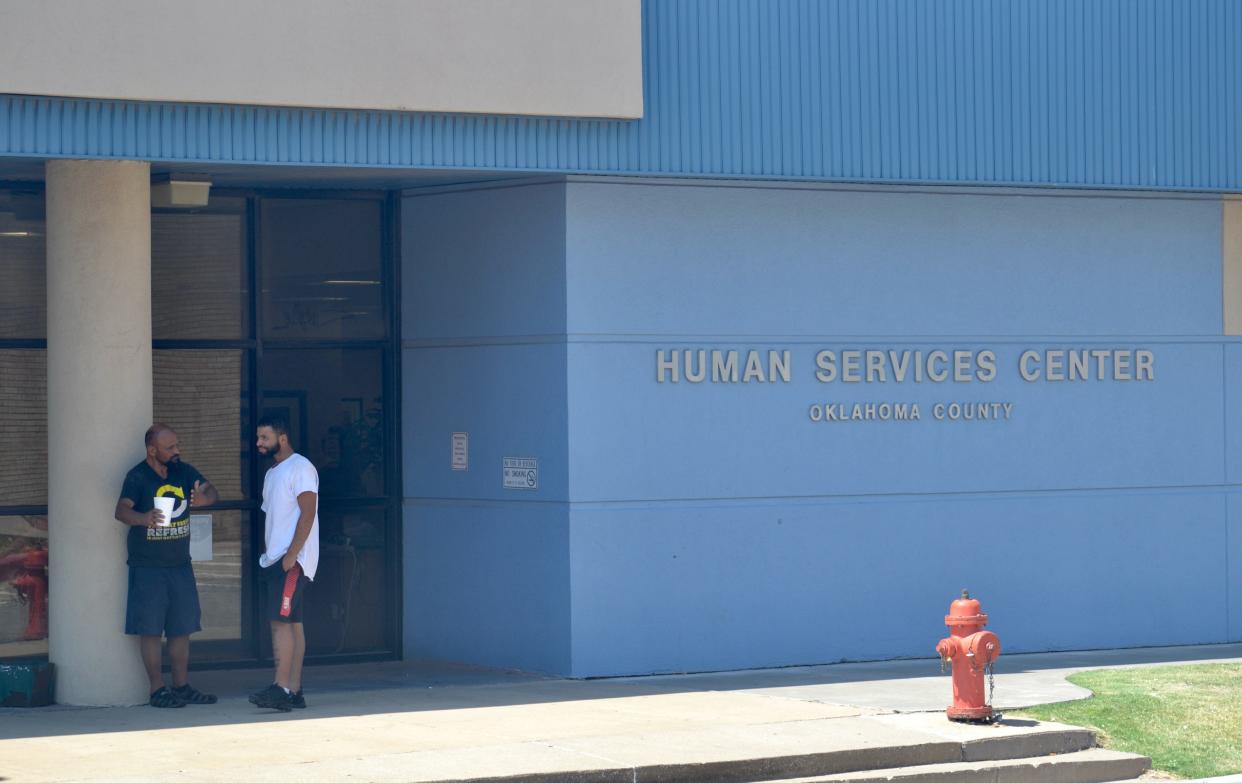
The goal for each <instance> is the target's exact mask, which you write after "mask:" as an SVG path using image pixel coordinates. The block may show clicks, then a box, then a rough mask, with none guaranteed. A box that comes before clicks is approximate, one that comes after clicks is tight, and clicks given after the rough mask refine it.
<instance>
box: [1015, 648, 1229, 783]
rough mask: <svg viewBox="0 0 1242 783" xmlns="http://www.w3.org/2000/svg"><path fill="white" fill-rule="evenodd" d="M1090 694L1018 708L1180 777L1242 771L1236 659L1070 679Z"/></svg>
mask: <svg viewBox="0 0 1242 783" xmlns="http://www.w3.org/2000/svg"><path fill="white" fill-rule="evenodd" d="M1069 681H1070V682H1072V683H1074V684H1075V685H1080V686H1082V687H1084V688H1088V689H1089V690H1091V692H1092V693H1094V694H1095V697H1094V698H1091V699H1084V700H1082V701H1067V702H1061V703H1058V704H1045V705H1042V706H1039V707H1030V708H1027V709H1024V710H1022V712H1021V713H1020V714H1022V715H1026V716H1028V717H1033V718H1038V719H1039V720H1048V721H1056V722H1058V723H1071V724H1074V725H1076V726H1085V727H1088V728H1092V729H1095V730H1096V731H1097V732H1098V734H1099V739H1100V744H1102V745H1103V746H1104V747H1106V748H1111V749H1113V750H1119V751H1124V752H1127V753H1141V754H1142V755H1144V756H1150V757H1151V760H1152V767H1153V768H1154V769H1157V770H1159V771H1161V772H1167V773H1169V774H1172V775H1176V776H1178V777H1187V778H1201V777H1213V776H1216V775H1231V774H1236V773H1242V664H1237V663H1219V664H1202V665H1193V666H1154V667H1150V668H1140V669H1103V670H1100V671H1090V672H1081V673H1079V674H1075V675H1073V676H1071V677H1070V678H1069Z"/></svg>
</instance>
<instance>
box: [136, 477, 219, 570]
mask: <svg viewBox="0 0 1242 783" xmlns="http://www.w3.org/2000/svg"><path fill="white" fill-rule="evenodd" d="M202 480H203V474H201V473H199V472H198V471H197V470H195V469H194V466H193V465H190V464H189V463H186V462H176V463H169V465H168V478H160V475H159V474H158V473H156V472H155V471H154V470H152V468H151V466H150V465H148V464H147V463H146V460H143V461H142V462H139V463H138V464H137V465H135V466H134V467H133V468H131V469H130V471H129V473H127V474H126V475H125V483H124V484H123V485H122V486H121V497H122V498H129V499H130V500H132V501H133V502H134V511H137V512H138V513H139V514H145V513H147V512H148V511H150V510H151V509H152V508H154V507H155V503H154V499H155V498H157V497H171V498H172V499H173V500H174V501H176V502H175V504H174V505H173V513H172V524H170V525H169V526H168V527H159V526H156V527H139V526H136V525H135V526H133V527H130V529H129V542H128V543H129V564H130V565H132V566H179V565H185V564H186V563H188V562H190V490H191V489H193V488H194V482H195V481H202Z"/></svg>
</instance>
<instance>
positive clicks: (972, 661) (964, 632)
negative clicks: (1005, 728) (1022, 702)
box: [936, 590, 1001, 723]
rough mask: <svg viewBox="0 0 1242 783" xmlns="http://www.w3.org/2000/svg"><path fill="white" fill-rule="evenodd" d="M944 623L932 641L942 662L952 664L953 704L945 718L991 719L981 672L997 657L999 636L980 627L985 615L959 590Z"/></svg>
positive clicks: (986, 669)
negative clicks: (940, 633) (943, 631)
mask: <svg viewBox="0 0 1242 783" xmlns="http://www.w3.org/2000/svg"><path fill="white" fill-rule="evenodd" d="M944 624H945V625H947V626H948V627H949V636H948V637H946V638H944V639H941V640H940V643H939V644H937V645H936V652H937V653H939V654H940V660H941V661H942V662H943V663H946V664H949V665H951V666H952V667H953V704H952V705H950V706H949V708H948V709H947V710H945V713H946V714H947V715H948V717H949V720H954V721H963V722H968V723H991V722H992V721H994V720H995V719H996V717H997V716H996V714H995V713H994V712H993V711H992V706H991V705H990V704H988V692H987V687H986V685H987V683H986V682H985V676H984V675H985V674H988V673H989V667H990V666H991V664H992V663H993V662H994V661H995V660H996V659H997V658H998V657H1000V653H1001V644H1000V639H999V638H998V637H997V636H996V634H994V633H992V632H991V631H985V630H983V627H984V626H985V625H987V624H988V616H987V615H986V614H984V613H983V611H982V609H981V608H980V605H979V601H978V600H976V599H974V598H971V597H970V593H968V592H967V591H965V590H963V591H962V597H961V598H959V599H958V600H956V601H954V602H953V603H952V604H951V605H950V606H949V613H948V614H947V615H945V618H944Z"/></svg>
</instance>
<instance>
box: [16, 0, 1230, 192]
mask: <svg viewBox="0 0 1242 783" xmlns="http://www.w3.org/2000/svg"><path fill="white" fill-rule="evenodd" d="M1239 40H1242V7H1240V6H1239V5H1238V3H1236V2H1233V0H647V2H645V3H644V4H643V70H644V96H645V105H646V108H645V114H644V117H643V119H642V120H639V121H637V122H617V121H596V120H563V119H548V118H530V117H494V116H471V115H444V114H418V113H409V112H366V111H331V110H314V109H284V108H270V107H252V106H221V105H194V104H178V103H140V102H134V101H98V100H72V99H62V98H47V97H38V96H35V97H26V96H4V95H0V158H2V157H5V156H15V157H25V158H47V157H88V158H93V157H98V158H138V159H145V160H155V161H166V162H170V163H178V164H200V165H202V166H206V167H208V170H210V166H212V165H215V164H238V163H241V164H270V165H276V166H325V167H338V166H348V167H363V168H376V169H392V168H423V169H425V168H439V169H486V170H505V171H531V172H577V173H609V174H663V175H674V176H684V175H696V176H722V177H760V178H781V179H796V178H801V179H812V180H846V181H871V182H943V183H977V184H1027V185H1066V186H1086V187H1122V188H1153V189H1200V190H1221V191H1227V190H1239V189H1242V154H1240V153H1239V149H1238V146H1239V145H1238V144H1237V142H1236V140H1237V139H1238V138H1239V137H1240V136H1242V47H1239V46H1237V45H1236V42H1237V41H1239ZM2 89H3V85H2V83H0V90H2ZM376 177H377V178H382V177H383V172H380V171H377V172H376ZM329 181H330V180H329ZM303 182H305V180H303Z"/></svg>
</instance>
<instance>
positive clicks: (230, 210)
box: [151, 198, 250, 340]
mask: <svg viewBox="0 0 1242 783" xmlns="http://www.w3.org/2000/svg"><path fill="white" fill-rule="evenodd" d="M211 202H212V207H211V211H209V212H208V211H203V212H156V213H154V214H152V215H151V296H152V300H151V329H152V335H153V336H154V337H155V339H157V340H173V339H182V340H194V339H199V340H230V339H241V338H244V337H248V336H249V334H250V331H249V329H250V327H249V317H248V316H249V312H250V308H249V306H248V302H249V293H248V286H247V285H246V280H247V277H248V275H247V271H246V224H245V221H246V215H245V206H246V202H245V199H240V198H235V199H229V198H220V199H217V198H213V199H212V200H211Z"/></svg>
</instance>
